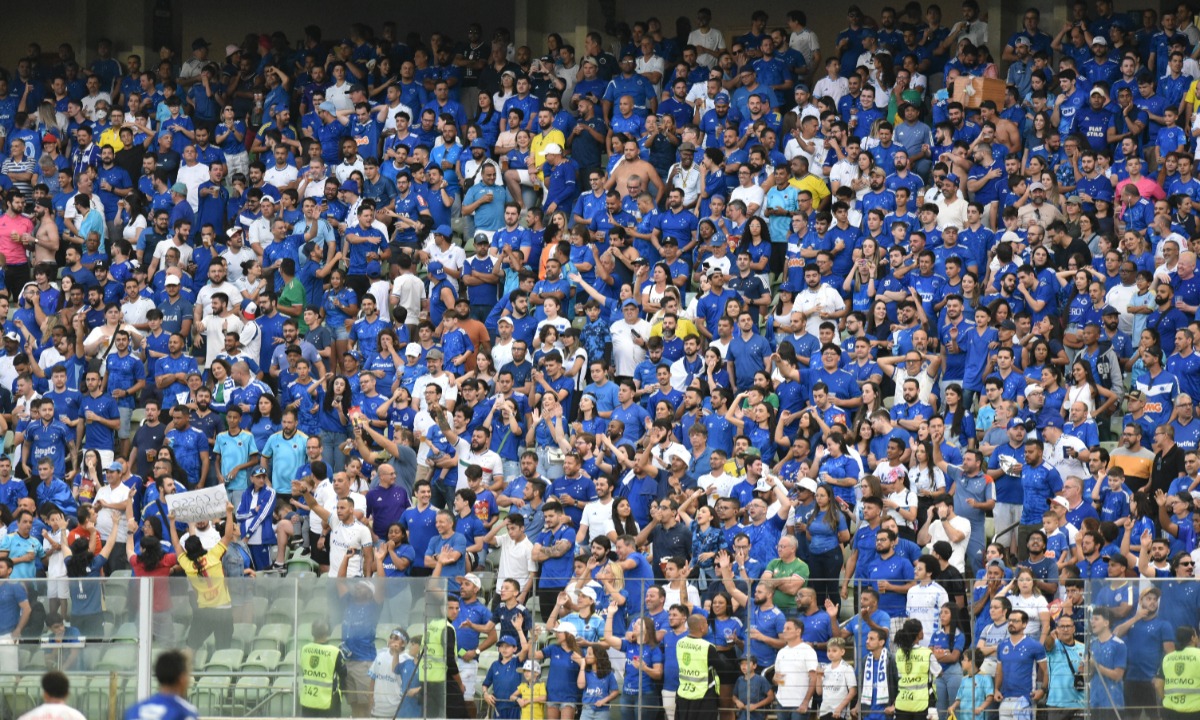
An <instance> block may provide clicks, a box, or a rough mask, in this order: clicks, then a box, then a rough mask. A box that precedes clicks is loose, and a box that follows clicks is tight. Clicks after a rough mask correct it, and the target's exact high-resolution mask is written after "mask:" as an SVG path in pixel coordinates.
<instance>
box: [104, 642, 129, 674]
mask: <svg viewBox="0 0 1200 720" xmlns="http://www.w3.org/2000/svg"><path fill="white" fill-rule="evenodd" d="M136 667H137V646H135V645H117V646H115V647H110V648H108V649H107V650H105V651H104V654H103V655H102V656H101V657H100V661H99V662H97V663H96V668H95V669H96V670H100V671H104V672H120V673H127V672H131V671H132V670H133V669H135V668H136Z"/></svg>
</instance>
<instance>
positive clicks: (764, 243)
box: [735, 215, 783, 288]
mask: <svg viewBox="0 0 1200 720" xmlns="http://www.w3.org/2000/svg"><path fill="white" fill-rule="evenodd" d="M737 252H738V253H743V252H747V253H750V272H752V273H755V274H756V275H758V277H759V279H761V280H762V281H763V285H764V286H765V287H768V288H769V287H771V282H770V281H771V276H770V273H771V271H772V270H778V271H782V269H783V268H782V267H780V268H770V267H768V265H769V264H770V262H771V228H770V227H769V226H768V225H767V221H766V220H763V219H762V218H760V217H758V216H757V215H756V216H754V217H751V218H750V219H749V220H747V221H746V225H745V226H744V227H743V228H742V241H741V243H739V244H738V248H737ZM735 259H736V256H735ZM781 259H782V258H781Z"/></svg>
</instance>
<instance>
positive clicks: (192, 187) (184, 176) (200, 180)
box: [175, 162, 208, 212]
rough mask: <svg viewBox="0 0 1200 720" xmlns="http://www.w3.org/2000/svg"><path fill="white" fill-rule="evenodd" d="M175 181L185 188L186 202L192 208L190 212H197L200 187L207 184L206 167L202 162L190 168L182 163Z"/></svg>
mask: <svg viewBox="0 0 1200 720" xmlns="http://www.w3.org/2000/svg"><path fill="white" fill-rule="evenodd" d="M175 179H176V180H177V181H178V182H181V183H183V184H184V185H186V186H187V191H188V192H187V201H188V205H191V206H192V212H195V211H196V210H199V209H200V186H201V185H203V184H204V183H206V182H208V166H207V165H205V164H204V163H202V162H198V163H196V164H195V165H191V166H189V165H188V164H187V163H183V164H182V165H180V166H179V172H178V173H177V174H176V176H175Z"/></svg>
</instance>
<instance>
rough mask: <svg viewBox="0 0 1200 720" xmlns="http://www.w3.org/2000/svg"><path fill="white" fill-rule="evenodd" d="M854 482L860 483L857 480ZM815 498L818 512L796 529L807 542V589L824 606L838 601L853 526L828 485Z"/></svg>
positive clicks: (822, 486)
mask: <svg viewBox="0 0 1200 720" xmlns="http://www.w3.org/2000/svg"><path fill="white" fill-rule="evenodd" d="M854 480H855V482H856V483H857V482H858V478H857V477H856V478H855V479H854ZM851 492H853V488H851ZM814 498H815V500H814V502H815V503H816V510H814V511H813V514H812V516H811V517H810V518H809V519H808V522H807V523H801V522H797V525H796V530H797V531H798V532H802V533H804V536H805V538H807V540H808V558H807V560H808V567H809V572H810V575H811V579H810V580H809V583H808V586H809V587H811V588H812V589H813V591H814V592H816V594H817V607H824V606H825V601H826V600H833V601H834V602H837V601H838V599H839V596H838V578H839V577H840V576H841V573H842V546H843V545H845V544H847V543H849V542H850V527H849V525H848V524H847V523H846V516H845V514H843V513H842V511H841V509H840V508H839V507H838V504H837V499H836V498H835V497H834V495H833V492H832V490H830V488H829V486H828V485H826V484H824V483H822V484H820V485H818V486H817V491H816V493H815V494H814Z"/></svg>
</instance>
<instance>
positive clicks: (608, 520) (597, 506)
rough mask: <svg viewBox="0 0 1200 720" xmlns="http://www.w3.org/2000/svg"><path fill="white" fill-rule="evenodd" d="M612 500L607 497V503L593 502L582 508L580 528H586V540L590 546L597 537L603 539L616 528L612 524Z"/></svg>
mask: <svg viewBox="0 0 1200 720" xmlns="http://www.w3.org/2000/svg"><path fill="white" fill-rule="evenodd" d="M612 508H613V499H612V498H611V497H609V499H608V502H602V501H600V500H593V501H591V502H590V503H588V504H587V505H584V506H583V518H582V519H581V520H580V521H579V525H580V527H583V526H584V525H586V526H587V529H588V534H587V539H588V543H589V544H590V543H591V542H592V541H593V540H595V539H596V538H598V537H603V536H605V535H607V534H609V533H610V532H613V531H615V530H616V529H617V528H616V526H615V525H614V524H613V519H612Z"/></svg>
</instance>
